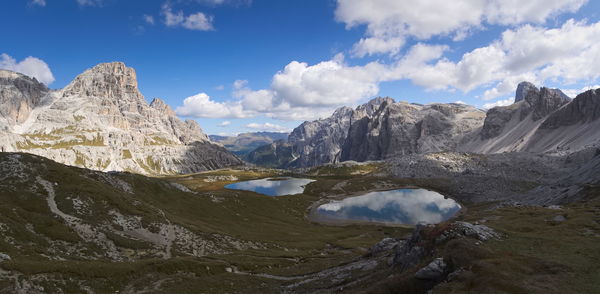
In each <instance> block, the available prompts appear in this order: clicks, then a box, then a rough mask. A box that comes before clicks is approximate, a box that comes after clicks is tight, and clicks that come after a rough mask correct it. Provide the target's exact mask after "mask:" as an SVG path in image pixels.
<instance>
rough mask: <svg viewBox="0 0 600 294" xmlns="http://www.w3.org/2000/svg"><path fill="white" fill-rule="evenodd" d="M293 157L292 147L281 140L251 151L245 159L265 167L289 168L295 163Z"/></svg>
mask: <svg viewBox="0 0 600 294" xmlns="http://www.w3.org/2000/svg"><path fill="white" fill-rule="evenodd" d="M293 156H294V155H293V152H292V145H291V144H290V143H288V142H286V141H283V140H280V141H275V142H273V143H271V144H267V145H263V146H260V147H258V148H256V149H254V150H252V151H250V152H249V153H247V154H246V155H244V157H243V159H244V160H245V161H247V162H251V163H254V164H256V165H260V166H264V167H271V168H287V167H289V164H290V163H292V162H293V161H294V158H293Z"/></svg>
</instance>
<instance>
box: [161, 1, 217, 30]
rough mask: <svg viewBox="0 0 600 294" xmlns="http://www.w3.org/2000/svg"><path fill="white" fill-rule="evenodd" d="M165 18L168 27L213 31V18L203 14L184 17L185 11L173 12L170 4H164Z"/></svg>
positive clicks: (163, 12) (198, 13)
mask: <svg viewBox="0 0 600 294" xmlns="http://www.w3.org/2000/svg"><path fill="white" fill-rule="evenodd" d="M161 13H162V14H163V15H164V16H165V20H164V22H165V25H166V26H168V27H179V26H181V27H183V28H186V29H189V30H197V31H212V30H214V27H213V24H212V23H213V17H212V16H209V15H206V14H204V13H202V12H197V13H193V14H190V15H187V16H186V15H184V14H183V11H181V10H180V11H177V12H173V10H172V9H171V6H170V5H169V4H168V3H165V4H163V6H162V12H161Z"/></svg>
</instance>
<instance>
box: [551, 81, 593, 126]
mask: <svg viewBox="0 0 600 294" xmlns="http://www.w3.org/2000/svg"><path fill="white" fill-rule="evenodd" d="M599 118H600V89H596V90H589V91H586V92H584V93H581V94H579V95H577V97H575V99H573V101H572V102H571V103H569V104H568V105H567V106H565V107H564V108H562V109H560V110H558V111H556V112H555V113H553V114H552V115H550V116H549V117H548V118H547V119H546V120H545V121H544V123H543V124H542V125H541V126H540V128H543V129H557V128H559V127H562V126H571V125H575V124H578V123H588V122H593V121H595V120H597V119H599Z"/></svg>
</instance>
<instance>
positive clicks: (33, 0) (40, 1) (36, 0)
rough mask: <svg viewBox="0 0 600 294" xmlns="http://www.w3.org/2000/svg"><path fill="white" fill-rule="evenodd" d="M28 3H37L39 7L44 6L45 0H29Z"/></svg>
mask: <svg viewBox="0 0 600 294" xmlns="http://www.w3.org/2000/svg"><path fill="white" fill-rule="evenodd" d="M29 5H38V6H41V7H45V6H46V0H31V1H30V2H29Z"/></svg>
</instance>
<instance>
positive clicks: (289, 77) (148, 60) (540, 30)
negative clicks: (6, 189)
mask: <svg viewBox="0 0 600 294" xmlns="http://www.w3.org/2000/svg"><path fill="white" fill-rule="evenodd" d="M513 2H514V3H513ZM598 2H599V1H585V0H554V1H545V0H544V1H540V0H537V1H530V3H529V4H522V3H520V2H519V1H500V0H480V1H477V0H476V1H455V2H454V1H435V0H426V1H399V0H372V1H361V0H286V1H281V0H269V1H267V0H253V1H250V0H171V1H168V0H145V1H141V0H140V1H125V0H11V1H2V3H0V25H1V26H2V27H3V28H4V29H3V33H2V38H1V41H0V54H3V55H2V56H0V67H2V68H7V69H12V70H16V71H21V72H24V73H26V74H30V75H33V76H36V75H38V76H37V77H38V79H40V80H42V81H44V82H46V83H47V84H49V86H50V87H51V88H62V87H64V86H65V85H67V84H68V83H69V82H70V81H71V80H72V79H73V78H74V77H75V76H76V75H77V74H79V73H81V72H83V71H84V70H85V69H87V68H89V67H92V66H94V65H95V64H98V63H101V62H110V61H123V62H125V63H126V64H127V65H128V66H130V67H133V68H135V69H136V71H137V74H138V79H139V86H140V90H141V92H142V93H143V94H144V95H145V96H146V98H147V99H148V100H151V99H152V98H153V97H160V98H163V99H164V100H165V101H166V102H167V103H168V104H169V105H171V106H172V107H173V108H174V109H176V110H177V112H178V114H179V115H180V116H181V117H183V118H194V119H196V120H197V121H198V122H199V123H200V125H201V126H202V127H203V129H204V130H205V132H207V133H209V134H217V133H228V134H233V133H239V132H246V131H254V130H280V131H286V130H289V129H292V128H293V127H295V126H297V125H298V124H299V123H301V122H302V121H303V120H310V119H316V118H319V117H325V116H327V115H328V114H330V113H331V112H332V111H333V109H335V108H336V107H339V106H342V105H348V106H356V105H357V104H359V103H363V102H365V101H368V100H369V99H370V98H373V97H376V96H390V97H393V98H395V99H396V100H405V101H410V102H418V103H432V102H456V101H462V102H465V103H468V104H472V105H475V106H477V107H484V106H485V107H491V106H492V105H505V104H509V103H511V101H510V99H511V98H512V97H513V92H514V87H515V86H516V83H518V82H519V81H521V80H523V79H527V80H531V81H532V82H534V83H536V84H538V85H542V84H543V85H547V86H552V87H561V88H565V89H569V90H571V91H572V92H573V93H575V92H576V91H577V90H578V89H584V88H586V87H591V86H595V85H597V84H598V73H596V72H597V70H593V69H594V68H595V69H597V68H599V66H600V60H598V59H599V58H600V57H599V56H600V47H599V46H600V45H598V44H600V24H598V21H599V20H600V15H599V12H600V3H598ZM445 5H451V6H448V7H446V6H445ZM436 13H437V14H436ZM511 36H512V37H511ZM28 57H33V58H35V60H32V59H29V60H28V59H27V58H28ZM582 59H584V60H582ZM34 61H35V62H34ZM295 61H296V62H295ZM236 81H237V82H236ZM188 97H191V98H188Z"/></svg>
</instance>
